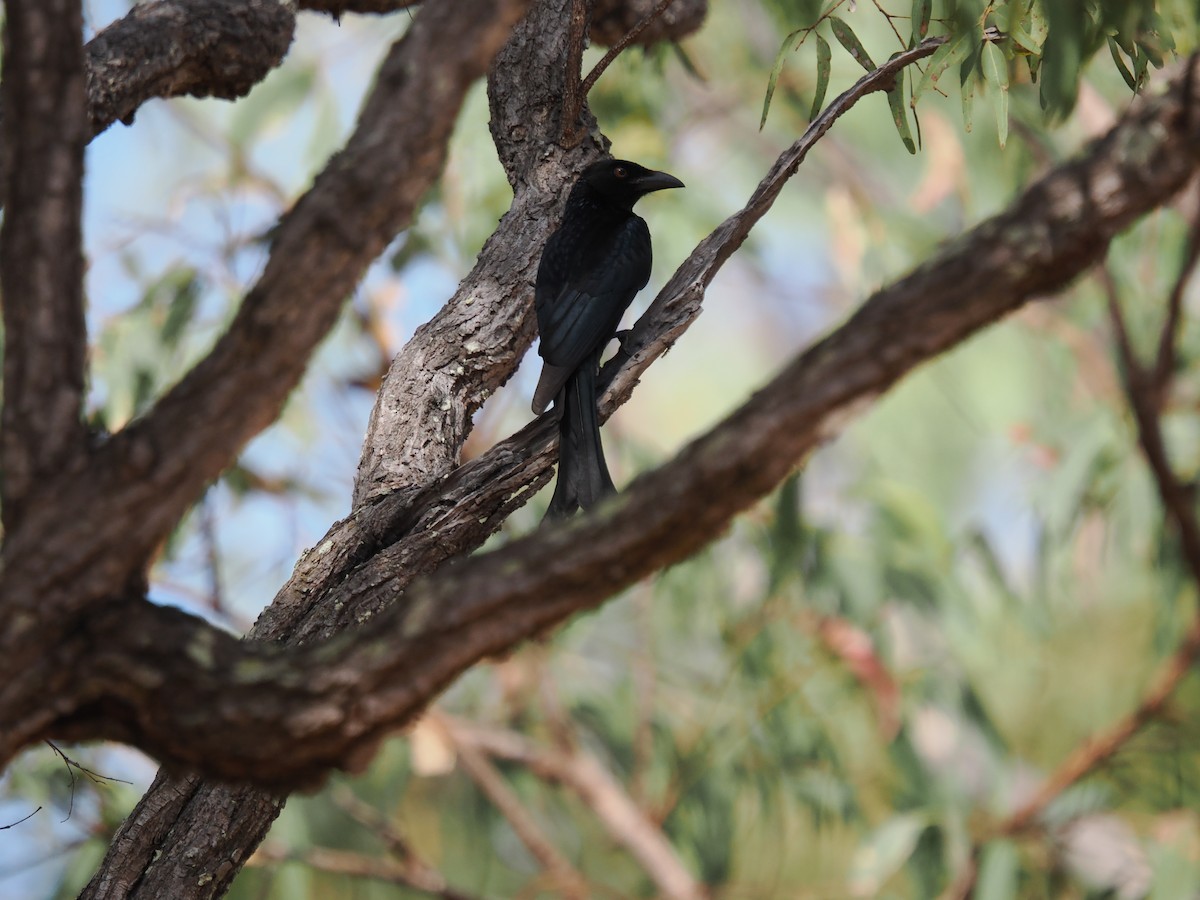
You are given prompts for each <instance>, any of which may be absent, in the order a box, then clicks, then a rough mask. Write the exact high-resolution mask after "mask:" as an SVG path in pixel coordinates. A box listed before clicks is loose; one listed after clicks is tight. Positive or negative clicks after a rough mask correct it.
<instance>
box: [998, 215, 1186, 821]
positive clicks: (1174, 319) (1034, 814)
mask: <svg viewBox="0 0 1200 900" xmlns="http://www.w3.org/2000/svg"><path fill="white" fill-rule="evenodd" d="M1197 246H1198V241H1197V230H1196V228H1195V226H1193V229H1192V232H1191V234H1190V236H1189V239H1188V249H1187V251H1186V252H1185V254H1184V259H1183V264H1182V266H1181V267H1180V273H1179V277H1178V278H1177V279H1176V282H1175V288H1174V289H1173V290H1172V291H1171V296H1170V298H1169V299H1168V302H1167V316H1166V320H1165V322H1164V325H1163V328H1162V333H1161V335H1160V338H1159V344H1158V355H1157V357H1156V360H1155V364H1154V365H1153V367H1149V366H1146V365H1143V364H1142V363H1141V362H1139V361H1138V358H1137V355H1136V354H1135V352H1134V350H1133V342H1132V341H1131V339H1130V337H1129V328H1128V326H1127V325H1126V322H1125V315H1124V313H1123V312H1122V311H1121V300H1120V297H1119V296H1118V295H1117V288H1116V284H1115V282H1114V281H1113V279H1112V276H1111V274H1110V273H1109V272H1108V270H1107V269H1106V268H1105V267H1103V266H1102V267H1101V268H1100V270H1099V275H1100V281H1101V284H1102V285H1103V287H1104V289H1105V293H1106V295H1107V302H1108V314H1109V321H1110V323H1111V324H1112V329H1113V342H1114V344H1115V345H1116V349H1117V357H1118V359H1119V360H1120V362H1121V371H1122V374H1123V376H1124V381H1125V393H1126V396H1127V398H1128V400H1129V406H1130V409H1131V410H1132V411H1133V418H1134V422H1135V423H1136V426H1137V434H1138V443H1139V444H1140V445H1141V448H1142V454H1143V455H1144V456H1145V457H1146V464H1147V465H1148V466H1149V468H1150V472H1151V474H1152V475H1153V477H1154V484H1155V486H1156V487H1157V488H1158V495H1159V499H1160V500H1161V501H1162V505H1163V509H1164V510H1165V512H1166V516H1167V519H1168V520H1169V521H1170V522H1172V523H1173V524H1174V525H1175V530H1176V531H1177V532H1178V534H1179V541H1180V544H1181V549H1182V555H1183V561H1184V564H1185V565H1186V566H1187V569H1188V571H1189V572H1190V573H1191V576H1192V581H1193V582H1195V584H1196V585H1197V586H1200V522H1198V521H1197V519H1196V513H1195V508H1194V504H1193V499H1192V496H1191V492H1190V491H1189V490H1188V488H1187V487H1185V486H1184V485H1183V484H1182V483H1180V481H1179V479H1178V477H1177V476H1176V475H1175V472H1174V470H1173V469H1172V468H1171V462H1170V459H1169V458H1168V455H1167V446H1166V441H1165V439H1164V437H1163V433H1162V423H1161V422H1160V420H1159V416H1160V415H1161V414H1162V408H1163V406H1162V404H1163V398H1164V396H1165V388H1166V383H1165V382H1163V381H1160V380H1159V379H1160V377H1162V373H1163V372H1166V373H1167V374H1168V376H1169V374H1170V373H1171V372H1172V371H1173V368H1174V367H1173V366H1169V367H1167V368H1166V369H1164V368H1163V366H1162V360H1163V359H1164V358H1166V359H1173V358H1174V352H1175V350H1174V344H1175V340H1176V338H1177V336H1178V320H1179V306H1178V304H1179V298H1180V297H1181V296H1182V294H1183V291H1184V288H1185V287H1186V285H1187V282H1188V281H1189V279H1190V276H1191V274H1192V271H1193V269H1194V268H1195V264H1196V252H1195V249H1194V248H1196V247H1197ZM1198 658H1200V614H1194V615H1193V617H1192V623H1191V625H1190V626H1189V627H1188V630H1187V633H1186V634H1185V635H1184V638H1183V640H1182V641H1181V642H1180V644H1179V646H1178V647H1177V648H1176V650H1175V652H1174V653H1173V654H1172V655H1171V658H1170V659H1168V660H1167V662H1166V664H1165V665H1164V666H1163V667H1162V669H1161V670H1160V671H1159V672H1158V674H1157V675H1156V676H1155V677H1154V679H1153V680H1152V681H1151V682H1150V686H1149V687H1148V688H1147V689H1146V691H1145V693H1144V694H1143V695H1142V698H1141V700H1140V701H1139V702H1138V705H1137V707H1136V708H1135V709H1134V710H1133V711H1132V712H1130V713H1128V714H1127V715H1125V716H1123V717H1122V718H1121V719H1120V720H1118V721H1117V722H1116V723H1114V724H1113V725H1111V726H1109V727H1108V728H1106V729H1105V730H1104V731H1102V732H1101V733H1099V734H1097V735H1095V736H1093V737H1091V738H1089V739H1088V740H1086V741H1084V742H1083V743H1082V744H1080V745H1079V746H1078V747H1076V748H1075V749H1074V750H1073V751H1072V752H1071V754H1070V755H1069V756H1068V757H1067V758H1066V759H1065V760H1064V761H1063V762H1062V764H1061V765H1060V766H1059V767H1058V768H1057V769H1055V770H1054V772H1053V773H1051V775H1050V777H1049V778H1047V779H1046V780H1045V781H1044V782H1043V783H1042V785H1041V786H1040V787H1039V788H1038V790H1037V792H1036V793H1035V794H1034V795H1033V796H1032V797H1030V798H1029V799H1028V800H1026V801H1025V802H1024V803H1022V804H1021V805H1020V807H1018V808H1017V809H1016V810H1014V811H1013V812H1012V813H1011V814H1010V815H1009V816H1008V818H1006V819H1005V820H1004V821H1003V822H1002V823H1001V824H1000V826H999V828H998V829H997V831H998V833H1000V834H1017V833H1019V832H1022V831H1025V830H1027V829H1029V828H1031V827H1033V826H1034V825H1035V824H1036V823H1037V820H1038V818H1039V817H1040V816H1041V814H1042V813H1043V812H1044V811H1045V810H1046V808H1047V807H1048V806H1049V805H1050V804H1051V803H1052V802H1054V800H1055V799H1056V798H1058V797H1059V796H1060V795H1061V794H1062V792H1063V791H1065V790H1066V789H1067V788H1069V787H1070V786H1071V785H1073V784H1075V783H1076V782H1077V781H1079V780H1080V779H1082V778H1084V777H1086V776H1087V775H1089V774H1091V773H1092V772H1094V771H1095V770H1096V769H1097V768H1099V767H1100V766H1102V765H1104V763H1106V762H1107V761H1108V760H1110V759H1111V758H1112V757H1113V756H1115V755H1116V754H1117V752H1118V751H1120V750H1121V748H1122V747H1124V746H1125V744H1126V743H1128V741H1129V740H1130V739H1131V738H1133V737H1134V736H1135V735H1136V734H1138V732H1140V731H1141V729H1142V728H1143V727H1144V726H1145V725H1146V724H1147V723H1148V722H1150V721H1151V720H1153V719H1154V718H1156V717H1158V716H1159V715H1160V714H1161V713H1162V712H1163V710H1164V708H1165V707H1166V705H1167V703H1168V702H1170V699H1171V697H1172V695H1173V694H1174V693H1175V690H1176V688H1178V687H1179V685H1180V683H1181V682H1182V681H1183V679H1184V678H1185V677H1186V676H1187V675H1188V674H1189V673H1190V672H1191V671H1192V668H1193V667H1194V666H1195V664H1196V660H1197V659H1198Z"/></svg>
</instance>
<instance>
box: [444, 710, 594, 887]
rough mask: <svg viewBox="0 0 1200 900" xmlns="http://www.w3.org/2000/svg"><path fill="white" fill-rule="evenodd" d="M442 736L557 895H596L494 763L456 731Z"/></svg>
mask: <svg viewBox="0 0 1200 900" xmlns="http://www.w3.org/2000/svg"><path fill="white" fill-rule="evenodd" d="M431 722H433V723H441V722H443V719H442V718H441V717H440V716H439V717H436V718H433V719H431ZM442 733H443V734H444V735H445V737H446V739H447V741H448V742H449V743H450V745H451V746H452V747H453V748H454V750H455V753H457V755H458V761H459V762H460V763H462V767H463V769H464V770H465V771H466V773H467V775H468V776H470V778H471V780H472V781H474V782H475V785H476V786H477V787H478V788H479V789H480V790H481V791H482V792H483V794H484V796H486V797H487V798H488V799H489V800H490V801H491V802H492V805H493V806H495V807H496V809H497V810H499V811H500V814H501V815H502V816H504V818H505V819H507V820H508V824H509V825H511V826H512V830H513V832H514V833H515V834H516V835H517V837H518V838H520V839H521V843H523V844H524V845H525V847H526V849H528V850H529V852H530V853H531V854H533V858H534V859H536V860H537V861H538V864H539V865H540V866H541V867H542V868H543V869H544V870H545V872H546V875H547V876H549V877H550V879H551V880H552V881H553V883H554V885H555V889H556V892H557V893H559V894H560V895H561V896H564V897H567V898H571V900H576V898H578V900H586V898H588V897H590V896H592V891H591V889H590V888H589V886H588V883H587V880H586V879H585V878H584V877H583V875H582V874H580V872H579V870H578V869H576V868H575V867H574V866H573V865H571V863H570V861H569V860H568V859H567V858H566V857H565V856H563V855H562V853H560V852H559V850H558V848H557V847H555V846H554V844H553V843H552V842H551V841H550V839H549V838H548V837H547V836H546V833H545V832H544V831H542V828H541V826H540V825H538V824H537V822H536V821H534V818H533V814H532V813H530V812H529V810H528V809H526V808H525V805H524V804H523V803H522V802H521V798H520V797H518V796H517V794H516V791H514V790H513V789H512V788H511V787H510V786H509V784H508V782H507V781H505V780H504V776H503V775H501V774H500V772H499V770H498V769H497V768H496V767H495V766H494V765H492V763H491V761H490V760H488V758H487V757H486V756H485V755H484V754H483V753H482V752H480V750H479V748H478V747H476V746H474V745H473V744H471V743H469V742H465V741H459V740H458V735H457V732H456V731H455V730H454V729H453V728H446V727H443V728H442Z"/></svg>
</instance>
